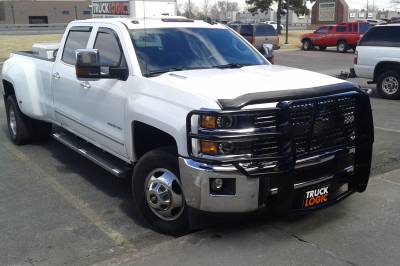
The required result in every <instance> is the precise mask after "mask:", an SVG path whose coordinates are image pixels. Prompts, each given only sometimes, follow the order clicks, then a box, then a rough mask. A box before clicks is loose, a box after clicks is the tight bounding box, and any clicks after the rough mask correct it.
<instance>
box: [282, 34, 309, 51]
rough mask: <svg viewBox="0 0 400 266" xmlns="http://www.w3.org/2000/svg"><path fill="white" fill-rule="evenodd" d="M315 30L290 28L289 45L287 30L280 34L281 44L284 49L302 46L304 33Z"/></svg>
mask: <svg viewBox="0 0 400 266" xmlns="http://www.w3.org/2000/svg"><path fill="white" fill-rule="evenodd" d="M310 32H313V31H312V30H289V34H288V43H289V44H288V45H286V44H285V38H286V35H285V34H286V32H285V31H283V32H282V34H281V35H279V44H280V45H281V48H282V49H285V48H300V47H301V43H300V38H301V36H302V35H303V34H306V33H310Z"/></svg>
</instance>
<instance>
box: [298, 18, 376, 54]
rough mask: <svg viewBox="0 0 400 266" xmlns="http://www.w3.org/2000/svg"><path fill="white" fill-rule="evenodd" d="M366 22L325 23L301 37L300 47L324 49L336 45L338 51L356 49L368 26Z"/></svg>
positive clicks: (343, 51)
mask: <svg viewBox="0 0 400 266" xmlns="http://www.w3.org/2000/svg"><path fill="white" fill-rule="evenodd" d="M370 27H371V26H370V24H369V23H368V22H346V23H340V24H337V25H325V26H321V27H320V28H319V29H317V30H316V31H314V32H313V33H308V34H304V35H303V36H302V37H301V42H302V49H303V50H311V49H313V48H314V47H315V46H318V47H319V49H320V50H325V49H326V47H328V46H336V49H337V51H338V52H341V53H345V52H347V50H349V49H353V50H355V49H356V46H357V42H358V41H359V40H360V39H361V37H362V36H363V34H364V33H366V32H367V31H368V29H369V28H370Z"/></svg>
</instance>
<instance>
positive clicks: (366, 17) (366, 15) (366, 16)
mask: <svg viewBox="0 0 400 266" xmlns="http://www.w3.org/2000/svg"><path fill="white" fill-rule="evenodd" d="M368 4H369V3H368V0H367V12H366V14H365V19H368V9H369V8H368Z"/></svg>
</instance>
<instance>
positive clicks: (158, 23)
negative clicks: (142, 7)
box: [71, 16, 226, 29]
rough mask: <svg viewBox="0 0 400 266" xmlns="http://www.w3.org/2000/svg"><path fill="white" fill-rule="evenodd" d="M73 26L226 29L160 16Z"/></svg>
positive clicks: (108, 20) (111, 19)
mask: <svg viewBox="0 0 400 266" xmlns="http://www.w3.org/2000/svg"><path fill="white" fill-rule="evenodd" d="M71 23H73V24H78V23H79V24H86V23H88V24H95V23H109V24H120V23H122V24H124V26H125V27H127V28H128V29H143V28H188V27H190V28H221V29H222V28H226V26H224V25H222V24H210V23H207V22H205V21H202V20H192V19H188V18H185V17H180V16H162V17H149V18H94V19H86V20H76V21H73V22H71Z"/></svg>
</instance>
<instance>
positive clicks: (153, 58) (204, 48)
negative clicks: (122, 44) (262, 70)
mask: <svg viewBox="0 0 400 266" xmlns="http://www.w3.org/2000/svg"><path fill="white" fill-rule="evenodd" d="M130 34H131V39H132V43H133V46H134V47H135V50H136V55H137V57H138V60H139V64H140V68H141V70H142V73H143V75H144V76H148V77H150V76H156V75H160V74H162V73H165V72H169V71H179V70H188V69H201V68H238V67H242V66H247V65H261V64H268V63H267V62H266V60H264V59H263V57H262V56H260V55H259V54H257V53H256V52H255V51H254V49H252V48H251V47H250V46H249V45H248V44H247V43H245V42H243V41H242V40H241V39H240V38H239V37H237V36H236V35H235V34H234V33H232V32H231V31H230V30H228V29H209V28H165V29H146V30H144V29H138V30H131V32H130Z"/></svg>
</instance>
